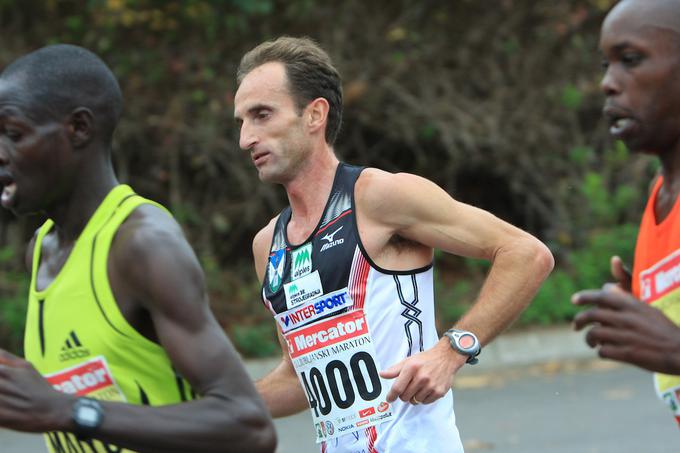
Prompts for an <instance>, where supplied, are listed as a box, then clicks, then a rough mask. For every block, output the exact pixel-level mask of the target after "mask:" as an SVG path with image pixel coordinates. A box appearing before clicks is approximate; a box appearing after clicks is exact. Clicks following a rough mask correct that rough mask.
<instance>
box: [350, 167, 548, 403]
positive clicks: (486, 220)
mask: <svg viewBox="0 0 680 453" xmlns="http://www.w3.org/2000/svg"><path fill="white" fill-rule="evenodd" d="M367 176H368V177H367V178H366V179H365V180H364V182H363V184H364V186H363V187H362V188H361V194H358V195H357V203H360V204H361V206H360V207H359V208H358V209H361V210H362V211H363V213H365V214H364V216H365V217H364V218H366V219H367V223H368V224H370V225H374V226H377V227H379V228H383V229H384V230H385V231H387V232H388V234H389V235H392V236H398V237H401V238H405V239H407V240H410V241H413V242H415V243H418V244H422V245H423V246H427V247H431V248H434V249H440V250H443V251H445V252H449V253H452V254H455V255H460V256H466V257H471V258H480V259H486V260H489V261H490V262H491V269H490V271H489V273H488V275H487V278H486V280H485V282H484V284H483V286H482V288H481V291H480V293H479V295H478V297H477V300H476V301H475V303H474V304H473V306H472V307H471V308H470V309H469V310H468V312H467V313H465V315H463V317H462V318H461V319H460V320H459V321H458V322H457V323H456V326H455V327H456V328H459V329H464V330H469V331H471V332H473V333H475V334H476V335H477V337H478V338H479V340H480V342H481V343H482V344H483V345H484V344H487V343H489V342H490V341H491V340H492V339H493V338H494V337H496V336H497V335H498V334H499V333H500V332H501V331H503V330H504V329H505V328H506V327H508V325H510V323H512V321H514V320H515V319H516V318H517V317H518V316H519V314H520V313H521V312H522V310H524V309H525V308H526V306H527V305H528V304H529V303H530V301H531V299H532V298H533V297H534V295H535V294H536V292H537V291H538V288H539V287H540V285H541V283H542V282H543V280H544V279H545V278H546V277H547V276H548V274H549V273H550V271H551V270H552V267H553V264H554V261H553V257H552V254H551V253H550V251H549V250H548V248H547V247H546V246H545V245H543V244H542V243H541V242H540V241H538V240H537V239H536V238H534V237H533V236H531V235H530V234H528V233H526V232H524V231H522V230H520V229H519V228H516V227H514V226H512V225H510V224H509V223H507V222H504V221H502V220H500V219H499V218H497V217H495V216H493V215H492V214H490V213H488V212H486V211H483V210H481V209H478V208H475V207H473V206H470V205H467V204H465V203H461V202H458V201H456V200H454V199H453V198H452V197H451V196H449V195H448V194H447V193H446V192H445V191H444V190H442V189H441V188H439V187H438V186H437V185H435V184H434V183H432V182H431V181H428V180H427V179H424V178H421V177H418V176H415V175H410V174H405V173H401V174H389V173H385V172H379V171H374V172H373V173H369V174H368V175H367ZM362 178H363V175H362ZM396 207H398V209H397V208H396ZM444 303H446V302H444ZM466 359H467V357H466V356H463V355H461V354H458V353H456V352H454V351H453V350H452V349H451V347H450V345H449V341H448V339H447V338H443V339H441V340H440V341H439V342H438V343H437V344H436V345H435V346H434V347H433V348H431V349H430V350H428V351H424V352H423V353H420V354H416V355H414V356H412V357H410V358H407V359H405V360H404V361H402V362H400V363H398V364H396V365H394V366H392V367H391V368H389V369H388V370H385V371H384V372H383V376H384V377H387V378H396V380H395V382H394V384H393V387H392V389H391V391H390V394H389V395H388V400H390V401H392V400H394V399H396V397H399V398H401V399H402V400H403V401H408V400H410V399H411V398H412V397H415V398H416V399H417V400H418V401H420V402H425V403H430V402H433V401H435V400H437V399H438V398H440V397H441V396H443V395H444V394H445V393H446V392H447V391H448V389H449V387H450V383H451V378H452V376H453V375H454V374H455V372H456V371H457V370H458V369H459V368H460V367H461V366H462V365H463V364H464V363H465V360H466Z"/></svg>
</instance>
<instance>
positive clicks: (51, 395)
mask: <svg viewBox="0 0 680 453" xmlns="http://www.w3.org/2000/svg"><path fill="white" fill-rule="evenodd" d="M74 399H75V397H72V396H69V395H65V394H62V393H59V392H57V391H56V390H54V389H53V388H52V386H51V385H50V384H49V383H48V382H47V381H46V380H45V378H43V377H42V376H41V375H40V373H38V372H37V371H36V369H35V368H34V367H33V365H31V364H30V363H29V362H27V361H25V360H23V359H21V358H20V357H17V356H15V355H13V354H10V353H9V352H7V351H4V350H2V349H0V427H3V428H9V429H13V430H17V431H26V432H47V431H55V430H65V429H66V428H67V426H66V424H67V423H68V422H69V420H70V416H69V415H68V414H70V407H71V405H72V402H73V400H74ZM65 414H67V415H65Z"/></svg>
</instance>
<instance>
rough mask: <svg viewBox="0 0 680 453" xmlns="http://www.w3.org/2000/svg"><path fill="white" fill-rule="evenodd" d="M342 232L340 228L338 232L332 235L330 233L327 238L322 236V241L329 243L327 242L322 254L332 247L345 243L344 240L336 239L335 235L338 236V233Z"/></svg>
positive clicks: (322, 248)
mask: <svg viewBox="0 0 680 453" xmlns="http://www.w3.org/2000/svg"><path fill="white" fill-rule="evenodd" d="M340 230H342V226H341V227H340V228H338V229H337V230H335V231H333V232H332V233H328V234H327V235H325V236H321V239H323V240H325V241H328V242H326V243H325V244H324V245H323V246H322V247H321V250H320V252H323V251H325V250H328V249H329V248H331V247H335V246H336V245H340V244H342V243H344V242H345V240H344V239H343V238H338V239H335V235H336V234H338V231H340Z"/></svg>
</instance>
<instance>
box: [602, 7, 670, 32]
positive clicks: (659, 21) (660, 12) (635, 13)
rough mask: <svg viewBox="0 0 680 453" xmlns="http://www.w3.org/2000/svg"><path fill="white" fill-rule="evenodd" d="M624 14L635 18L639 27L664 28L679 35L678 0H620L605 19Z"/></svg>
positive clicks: (613, 18) (616, 17)
mask: <svg viewBox="0 0 680 453" xmlns="http://www.w3.org/2000/svg"><path fill="white" fill-rule="evenodd" d="M624 16H625V17H633V18H635V20H636V22H637V24H638V26H639V27H640V28H646V27H653V28H660V29H665V30H666V31H669V32H672V33H674V34H676V35H678V37H680V0H622V1H620V2H619V3H617V4H616V6H615V7H614V8H613V9H612V10H611V11H610V13H609V15H608V16H607V19H606V21H611V20H616V19H620V18H621V17H624Z"/></svg>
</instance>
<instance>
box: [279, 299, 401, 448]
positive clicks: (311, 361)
mask: <svg viewBox="0 0 680 453" xmlns="http://www.w3.org/2000/svg"><path fill="white" fill-rule="evenodd" d="M285 338H286V341H287V343H288V351H289V353H290V357H291V359H292V362H293V365H294V366H295V372H296V373H297V375H298V378H299V379H300V382H301V383H302V387H303V388H304V390H305V394H306V395H307V399H308V401H309V407H310V409H311V413H312V419H313V422H314V425H315V428H316V441H317V442H321V441H324V440H328V439H333V438H335V437H339V436H342V435H344V434H348V433H351V432H353V431H357V430H359V429H364V428H368V427H370V426H374V425H377V424H379V423H383V422H385V421H388V420H390V419H392V418H393V417H394V414H393V411H392V407H391V405H390V404H389V403H387V399H386V397H387V393H388V391H389V384H388V382H387V381H386V380H384V379H382V378H381V377H380V375H379V374H378V369H379V366H380V365H379V364H378V363H376V360H375V357H376V354H375V347H374V345H373V340H372V338H371V335H370V332H369V329H368V324H367V322H366V317H365V316H364V312H363V310H356V311H351V312H349V313H345V314H342V315H339V316H336V317H333V318H331V319H326V320H322V321H318V322H316V323H314V324H311V325H309V326H305V327H301V328H300V329H297V330H294V331H292V332H288V333H286V334H285Z"/></svg>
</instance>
